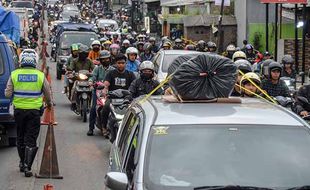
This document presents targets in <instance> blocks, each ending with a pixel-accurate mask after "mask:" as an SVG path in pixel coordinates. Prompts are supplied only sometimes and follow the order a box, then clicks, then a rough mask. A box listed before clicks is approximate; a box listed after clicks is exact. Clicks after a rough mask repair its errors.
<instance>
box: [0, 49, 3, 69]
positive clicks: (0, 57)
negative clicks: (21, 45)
mask: <svg viewBox="0 0 310 190" xmlns="http://www.w3.org/2000/svg"><path fill="white" fill-rule="evenodd" d="M2 53H3V49H2V48H1V51H0V75H3V73H4V61H3V56H2V55H3V54H2Z"/></svg>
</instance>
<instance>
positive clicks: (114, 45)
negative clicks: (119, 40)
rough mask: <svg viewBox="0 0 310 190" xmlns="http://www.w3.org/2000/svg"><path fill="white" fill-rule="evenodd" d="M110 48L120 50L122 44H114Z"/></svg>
mask: <svg viewBox="0 0 310 190" xmlns="http://www.w3.org/2000/svg"><path fill="white" fill-rule="evenodd" d="M110 49H111V50H112V49H117V50H119V49H120V46H119V45H118V44H112V45H111V46H110Z"/></svg>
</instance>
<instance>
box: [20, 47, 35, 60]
mask: <svg viewBox="0 0 310 190" xmlns="http://www.w3.org/2000/svg"><path fill="white" fill-rule="evenodd" d="M29 56H30V57H33V58H34V59H35V61H36V63H39V56H38V54H37V52H36V51H35V50H34V49H24V50H23V51H22V52H21V53H20V55H19V61H20V62H21V61H22V59H23V58H24V57H29Z"/></svg>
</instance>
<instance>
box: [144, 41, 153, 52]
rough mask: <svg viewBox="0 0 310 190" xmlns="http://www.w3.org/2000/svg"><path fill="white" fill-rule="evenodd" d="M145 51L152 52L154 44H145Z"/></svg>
mask: <svg viewBox="0 0 310 190" xmlns="http://www.w3.org/2000/svg"><path fill="white" fill-rule="evenodd" d="M143 50H144V51H152V44H151V43H145V44H144V46H143Z"/></svg>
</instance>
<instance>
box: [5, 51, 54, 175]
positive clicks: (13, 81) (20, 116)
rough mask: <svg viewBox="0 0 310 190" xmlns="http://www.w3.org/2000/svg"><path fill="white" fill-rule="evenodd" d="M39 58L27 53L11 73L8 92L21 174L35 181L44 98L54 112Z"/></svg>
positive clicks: (23, 54) (6, 93)
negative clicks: (11, 105) (33, 178)
mask: <svg viewBox="0 0 310 190" xmlns="http://www.w3.org/2000/svg"><path fill="white" fill-rule="evenodd" d="M35 57H36V55H35V54H32V53H23V52H22V56H21V60H20V64H21V67H20V68H19V69H16V70H15V71H13V72H12V73H11V76H10V78H9V80H8V82H7V86H6V89H5V96H6V97H7V98H10V97H12V95H13V105H14V117H15V122H16V125H17V151H18V155H19V158H20V163H19V168H20V172H24V173H25V177H31V176H32V172H31V166H32V163H33V160H34V158H35V156H36V153H37V150H38V147H37V138H38V135H39V132H40V116H41V115H42V110H43V96H42V92H43V95H44V97H45V102H46V104H47V109H51V107H52V103H51V94H50V86H49V83H48V81H47V80H46V78H45V76H44V73H43V72H41V71H39V70H37V69H36V63H37V60H36V58H35Z"/></svg>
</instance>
